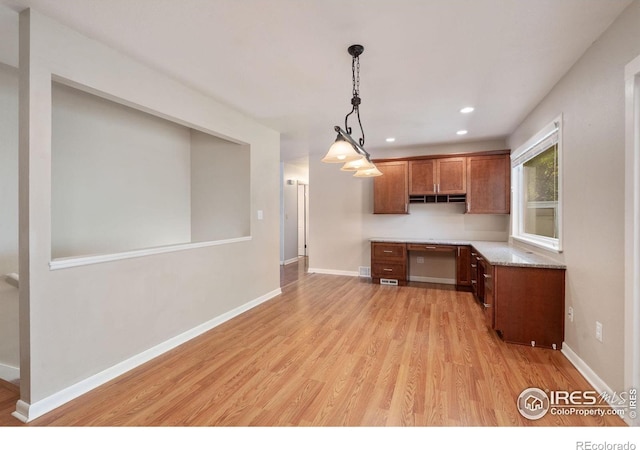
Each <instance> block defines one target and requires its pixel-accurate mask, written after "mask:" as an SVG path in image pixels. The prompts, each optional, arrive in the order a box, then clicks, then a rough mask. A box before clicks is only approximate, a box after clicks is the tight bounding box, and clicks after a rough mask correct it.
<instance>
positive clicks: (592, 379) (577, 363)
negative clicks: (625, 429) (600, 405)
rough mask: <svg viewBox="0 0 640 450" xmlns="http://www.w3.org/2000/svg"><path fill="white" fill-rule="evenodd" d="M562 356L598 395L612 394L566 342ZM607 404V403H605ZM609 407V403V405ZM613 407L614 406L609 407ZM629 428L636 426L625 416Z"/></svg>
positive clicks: (563, 345) (611, 390) (605, 384)
mask: <svg viewBox="0 0 640 450" xmlns="http://www.w3.org/2000/svg"><path fill="white" fill-rule="evenodd" d="M561 352H562V354H563V355H564V356H565V357H566V358H567V359H568V360H569V362H570V363H571V364H573V366H574V367H575V368H576V369H578V372H580V373H581V374H582V376H583V377H585V379H586V380H587V382H588V383H589V384H590V385H591V386H592V387H593V389H594V390H595V391H596V392H597V393H598V394H600V393H602V392H614V390H613V389H611V388H610V387H609V386H608V385H607V383H605V382H604V381H603V380H602V378H600V377H599V376H598V375H597V374H596V373H595V372H594V371H593V369H591V367H589V366H588V365H587V363H586V362H584V361H583V360H582V359H581V358H580V357H579V356H578V355H577V354H576V353H575V352H574V351H573V350H571V347H569V346H568V345H567V344H566V342H563V343H562V350H561ZM607 403H609V402H607ZM609 404H610V405H611V403H609ZM611 406H612V407H615V406H616V405H611ZM623 420H624V421H625V422H626V423H627V424H628V425H629V426H634V425H638V424H637V423H634V421H633V419H631V418H630V417H629V416H625V417H624V419H623Z"/></svg>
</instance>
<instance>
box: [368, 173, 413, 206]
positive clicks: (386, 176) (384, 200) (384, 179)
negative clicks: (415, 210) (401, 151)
mask: <svg viewBox="0 0 640 450" xmlns="http://www.w3.org/2000/svg"><path fill="white" fill-rule="evenodd" d="M376 165H377V167H378V169H379V170H380V171H381V172H382V176H380V177H375V178H374V179H373V213H374V214H408V213H409V173H408V172H409V170H408V165H407V161H393V162H379V163H376Z"/></svg>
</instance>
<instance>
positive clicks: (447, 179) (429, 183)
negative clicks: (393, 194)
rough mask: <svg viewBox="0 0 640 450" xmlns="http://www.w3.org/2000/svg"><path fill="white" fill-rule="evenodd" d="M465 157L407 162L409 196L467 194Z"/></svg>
mask: <svg viewBox="0 0 640 450" xmlns="http://www.w3.org/2000/svg"><path fill="white" fill-rule="evenodd" d="M466 163H467V161H466V158H465V157H451V158H438V159H422V160H414V161H409V195H450V194H465V193H466V192H467V164H466Z"/></svg>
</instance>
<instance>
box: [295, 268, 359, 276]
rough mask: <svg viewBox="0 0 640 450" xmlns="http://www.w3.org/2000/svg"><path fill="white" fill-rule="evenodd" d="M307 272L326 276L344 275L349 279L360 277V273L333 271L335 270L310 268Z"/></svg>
mask: <svg viewBox="0 0 640 450" xmlns="http://www.w3.org/2000/svg"><path fill="white" fill-rule="evenodd" d="M307 272H309V273H322V274H325V275H344V276H347V277H359V276H360V273H358V272H357V271H355V270H354V271H351V270H333V269H315V268H312V267H309V268H308V269H307Z"/></svg>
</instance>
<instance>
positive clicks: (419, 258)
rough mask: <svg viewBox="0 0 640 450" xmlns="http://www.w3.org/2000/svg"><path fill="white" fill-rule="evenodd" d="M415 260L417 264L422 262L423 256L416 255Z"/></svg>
mask: <svg viewBox="0 0 640 450" xmlns="http://www.w3.org/2000/svg"><path fill="white" fill-rule="evenodd" d="M416 262H417V263H418V264H424V257H423V256H418V257H417V258H416Z"/></svg>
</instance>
